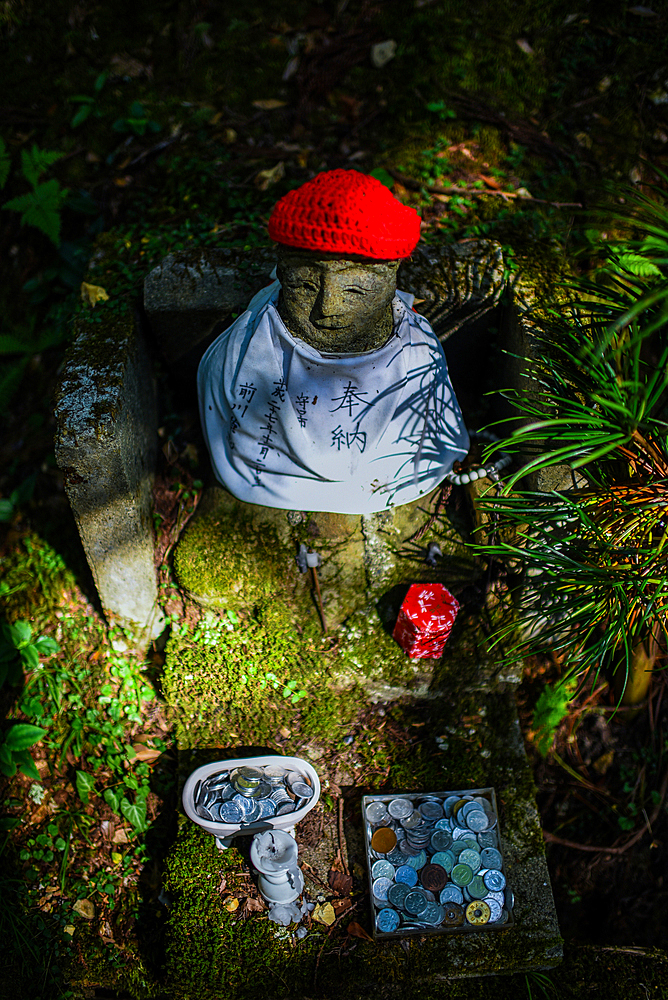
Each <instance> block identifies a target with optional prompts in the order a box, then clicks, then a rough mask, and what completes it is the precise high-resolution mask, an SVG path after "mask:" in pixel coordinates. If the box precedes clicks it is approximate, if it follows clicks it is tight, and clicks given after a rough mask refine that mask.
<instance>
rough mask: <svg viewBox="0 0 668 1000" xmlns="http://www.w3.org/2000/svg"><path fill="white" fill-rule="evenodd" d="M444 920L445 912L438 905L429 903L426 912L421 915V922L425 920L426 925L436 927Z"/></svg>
mask: <svg viewBox="0 0 668 1000" xmlns="http://www.w3.org/2000/svg"><path fill="white" fill-rule="evenodd" d="M442 919H443V910H442V909H441V907H440V905H439V904H438V903H434V902H431V901H430V902H429V903H427V905H426V906H425V908H424V910H423V911H422V913H421V914H420V920H423V921H424V922H425V924H433V925H434V926H436V925H437V924H440V922H441V920H442Z"/></svg>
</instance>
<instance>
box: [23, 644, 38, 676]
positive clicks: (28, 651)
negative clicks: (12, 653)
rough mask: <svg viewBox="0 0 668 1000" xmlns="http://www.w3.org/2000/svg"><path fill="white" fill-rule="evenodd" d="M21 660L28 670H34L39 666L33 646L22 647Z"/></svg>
mask: <svg viewBox="0 0 668 1000" xmlns="http://www.w3.org/2000/svg"><path fill="white" fill-rule="evenodd" d="M20 653H21V659H22V660H23V663H24V664H25V666H26V667H27V669H28V670H34V669H35V668H36V667H38V666H39V653H38V652H37V650H36V649H35V647H34V646H33V645H30V646H24V647H23V648H22V649H21V650H20Z"/></svg>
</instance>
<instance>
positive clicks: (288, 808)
mask: <svg viewBox="0 0 668 1000" xmlns="http://www.w3.org/2000/svg"><path fill="white" fill-rule="evenodd" d="M294 811H295V807H294V802H293V801H292V799H288V801H287V802H280V803H279V804H278V805H277V806H276V815H277V816H286V815H287V814H288V813H291V812H294Z"/></svg>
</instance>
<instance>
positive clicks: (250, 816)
mask: <svg viewBox="0 0 668 1000" xmlns="http://www.w3.org/2000/svg"><path fill="white" fill-rule="evenodd" d="M252 802H253V808H252V809H251V811H250V812H249V813H246V815H245V816H244V817H243V819H242V820H241V822H242V823H243V824H244V826H247V825H248V824H249V823H254V822H255V820H256V819H260V816H261V812H260V803H259V802H257V801H256V800H255V799H253V800H252Z"/></svg>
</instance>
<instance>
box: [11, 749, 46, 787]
mask: <svg viewBox="0 0 668 1000" xmlns="http://www.w3.org/2000/svg"><path fill="white" fill-rule="evenodd" d="M14 760H15V761H16V763H17V764H18V768H19V771H21V773H22V774H25V776H26V778H32V780H33V781H39V780H40V778H41V775H40V773H39V771H38V770H37V766H36V764H35V761H34V760H33V759H32V757H31V756H30V754H29V753H28V751H27V750H20V751H19V752H18V753H15V754H14Z"/></svg>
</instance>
